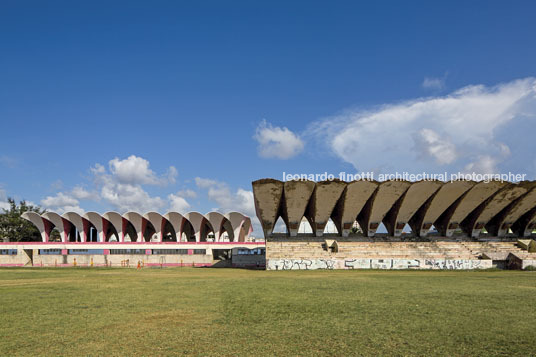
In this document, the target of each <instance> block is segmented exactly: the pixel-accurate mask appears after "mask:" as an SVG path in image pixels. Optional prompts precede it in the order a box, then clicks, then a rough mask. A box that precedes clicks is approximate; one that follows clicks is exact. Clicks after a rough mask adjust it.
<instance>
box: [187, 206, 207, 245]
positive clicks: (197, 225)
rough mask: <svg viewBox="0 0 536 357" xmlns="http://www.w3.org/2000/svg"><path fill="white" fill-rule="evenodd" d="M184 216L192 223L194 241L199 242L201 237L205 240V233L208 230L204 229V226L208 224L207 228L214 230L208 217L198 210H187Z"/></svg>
mask: <svg viewBox="0 0 536 357" xmlns="http://www.w3.org/2000/svg"><path fill="white" fill-rule="evenodd" d="M184 218H186V219H187V220H188V221H189V222H190V223H191V224H192V227H193V229H194V232H195V241H196V242H201V241H202V240H203V239H205V240H206V235H207V234H208V233H209V232H207V231H206V230H205V228H204V227H205V226H208V229H210V230H211V231H212V232H214V228H213V227H212V225H211V224H210V222H209V221H208V219H207V218H206V217H205V216H203V215H202V214H201V213H199V212H188V213H186V214H185V215H184Z"/></svg>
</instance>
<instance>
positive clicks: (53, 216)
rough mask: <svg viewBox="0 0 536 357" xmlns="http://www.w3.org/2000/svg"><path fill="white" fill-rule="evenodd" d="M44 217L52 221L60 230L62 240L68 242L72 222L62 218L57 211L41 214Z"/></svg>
mask: <svg viewBox="0 0 536 357" xmlns="http://www.w3.org/2000/svg"><path fill="white" fill-rule="evenodd" d="M41 217H43V218H44V219H46V220H48V221H50V222H52V224H53V225H54V227H55V228H56V229H57V230H58V231H59V232H60V237H61V241H62V242H63V243H66V242H67V241H68V238H69V232H70V231H71V222H69V221H68V220H66V219H65V218H62V217H61V216H60V215H59V214H57V213H56V212H45V213H43V214H42V215H41Z"/></svg>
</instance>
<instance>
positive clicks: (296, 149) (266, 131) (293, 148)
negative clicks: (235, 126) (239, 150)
mask: <svg viewBox="0 0 536 357" xmlns="http://www.w3.org/2000/svg"><path fill="white" fill-rule="evenodd" d="M253 138H254V139H255V140H256V141H257V142H258V144H259V145H258V151H259V155H260V156H261V157H264V158H276V159H282V160H286V159H290V158H292V157H294V156H296V155H298V154H299V153H300V152H302V150H303V147H304V144H303V141H302V140H301V139H300V138H299V137H298V136H297V135H296V134H294V133H293V132H292V131H290V130H289V129H287V128H285V127H283V128H280V127H273V126H272V125H271V124H270V123H267V122H266V120H263V121H262V122H261V123H260V124H259V126H258V127H257V130H256V132H255V135H254V136H253Z"/></svg>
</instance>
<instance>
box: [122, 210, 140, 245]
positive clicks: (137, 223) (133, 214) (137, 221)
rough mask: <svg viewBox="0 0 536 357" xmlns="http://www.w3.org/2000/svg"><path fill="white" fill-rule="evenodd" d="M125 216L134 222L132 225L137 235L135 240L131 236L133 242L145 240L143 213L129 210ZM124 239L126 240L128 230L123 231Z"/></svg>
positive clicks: (131, 222)
mask: <svg viewBox="0 0 536 357" xmlns="http://www.w3.org/2000/svg"><path fill="white" fill-rule="evenodd" d="M123 218H124V219H126V220H127V221H128V222H130V224H132V227H134V230H135V231H136V237H135V240H132V237H131V238H130V241H131V242H143V225H144V222H143V220H144V219H145V218H143V217H142V215H141V214H139V213H138V212H133V211H130V212H127V213H125V214H123ZM123 237H124V238H123V239H124V240H126V238H125V237H126V232H123Z"/></svg>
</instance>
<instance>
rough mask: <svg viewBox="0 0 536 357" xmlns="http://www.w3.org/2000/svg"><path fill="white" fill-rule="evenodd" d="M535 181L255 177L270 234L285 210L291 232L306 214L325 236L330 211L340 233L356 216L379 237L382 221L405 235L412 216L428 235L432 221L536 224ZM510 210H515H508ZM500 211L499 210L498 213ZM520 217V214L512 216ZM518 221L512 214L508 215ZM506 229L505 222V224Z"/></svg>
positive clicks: (523, 231)
mask: <svg viewBox="0 0 536 357" xmlns="http://www.w3.org/2000/svg"><path fill="white" fill-rule="evenodd" d="M535 185H536V182H534V181H526V182H521V183H508V182H499V181H491V182H479V183H476V182H468V181H453V182H447V183H442V182H439V181H420V182H414V183H411V182H408V181H385V182H381V183H377V182H371V181H365V180H363V181H353V182H349V183H345V182H340V181H331V182H318V183H315V182H313V181H288V182H284V183H283V182H281V181H278V180H272V179H264V180H258V181H255V182H253V192H254V196H255V207H256V210H257V216H258V217H259V219H260V220H261V223H262V225H263V231H264V235H265V238H267V237H270V236H272V234H273V228H274V225H275V223H276V221H277V219H278V218H279V217H282V218H283V220H284V221H285V224H286V226H287V228H288V231H289V234H288V235H289V236H290V237H295V236H297V233H298V228H299V224H300V221H301V219H302V217H305V218H307V220H308V221H309V223H310V224H311V228H312V229H313V233H314V234H315V235H316V236H317V237H321V236H322V235H323V232H324V228H325V225H326V223H327V221H328V220H329V218H331V219H332V220H333V222H334V224H335V226H336V227H337V231H338V234H339V235H340V236H342V237H348V236H349V233H350V231H351V229H352V225H353V223H354V222H355V221H356V220H357V222H358V223H359V225H360V227H361V229H362V231H363V234H364V235H365V236H368V237H373V236H374V235H375V233H376V230H377V229H378V227H379V226H380V224H382V223H383V224H385V227H386V229H387V231H388V233H389V234H390V235H391V236H395V237H397V236H400V235H402V233H403V229H404V226H405V225H406V224H409V225H410V227H411V229H412V231H413V235H416V236H420V237H425V236H426V235H427V234H428V233H429V231H430V229H431V227H432V226H435V228H436V229H437V230H438V231H439V233H440V234H441V235H443V236H447V237H451V236H452V235H453V234H454V233H455V232H457V231H458V230H459V229H460V228H463V229H464V230H465V231H466V232H467V233H469V234H470V235H472V236H473V237H477V236H478V234H479V232H480V230H481V229H482V228H483V227H484V226H487V225H489V227H490V229H492V231H493V232H496V231H498V228H497V227H495V226H498V227H501V226H502V223H503V221H504V220H506V219H507V220H509V222H505V223H506V224H507V225H508V226H507V227H506V229H505V230H504V232H505V233H504V234H506V232H507V231H508V228H511V229H512V230H513V231H514V232H515V234H517V235H520V236H523V235H530V234H531V231H532V230H533V229H534V228H536V192H534V193H529V194H527V192H529V191H533V189H534V191H536V188H534V186H535ZM509 213H511V214H509ZM498 217H500V218H498ZM513 220H515V221H513ZM510 221H512V222H510ZM501 231H503V230H501Z"/></svg>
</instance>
